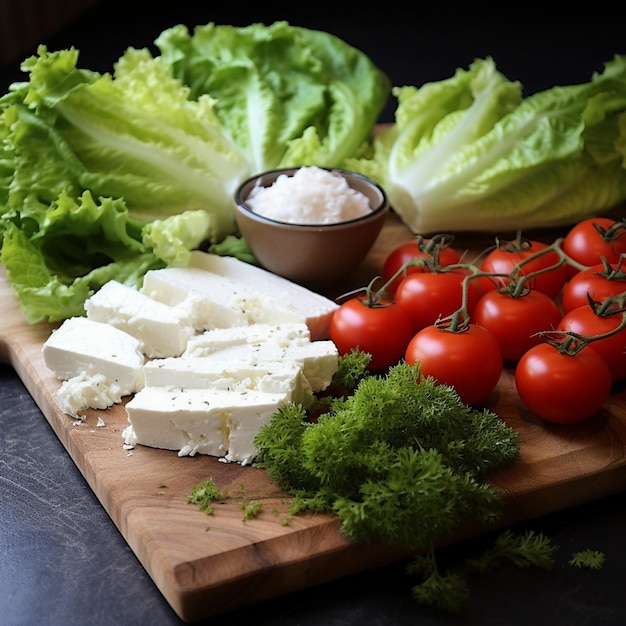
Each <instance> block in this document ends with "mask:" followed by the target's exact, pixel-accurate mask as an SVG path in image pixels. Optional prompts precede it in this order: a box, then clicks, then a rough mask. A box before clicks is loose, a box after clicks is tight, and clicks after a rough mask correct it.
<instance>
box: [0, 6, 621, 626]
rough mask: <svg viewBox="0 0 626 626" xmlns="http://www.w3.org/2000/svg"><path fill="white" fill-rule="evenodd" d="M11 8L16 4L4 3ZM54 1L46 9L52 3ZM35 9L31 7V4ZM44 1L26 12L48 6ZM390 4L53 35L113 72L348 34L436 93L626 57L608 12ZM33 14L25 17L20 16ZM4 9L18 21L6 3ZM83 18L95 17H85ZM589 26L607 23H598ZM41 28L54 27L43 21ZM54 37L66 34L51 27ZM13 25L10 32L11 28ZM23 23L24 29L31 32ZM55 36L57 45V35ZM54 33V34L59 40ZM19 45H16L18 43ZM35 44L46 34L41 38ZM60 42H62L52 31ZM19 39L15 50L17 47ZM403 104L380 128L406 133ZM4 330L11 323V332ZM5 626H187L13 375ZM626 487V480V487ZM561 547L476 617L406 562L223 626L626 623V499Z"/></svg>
mask: <svg viewBox="0 0 626 626" xmlns="http://www.w3.org/2000/svg"><path fill="white" fill-rule="evenodd" d="M2 1H6V0H2ZM42 1H44V0H42ZM15 2H16V3H17V2H20V0H15ZM34 4H36V2H32V0H30V1H29V2H26V4H25V5H24V6H26V5H29V6H30V5H34ZM439 4H440V6H437V5H434V6H430V5H429V8H428V10H424V9H420V5H419V4H417V3H416V4H414V5H411V7H412V10H411V11H408V10H407V8H406V6H405V5H399V4H397V3H388V4H387V5H384V4H383V5H382V6H378V7H376V10H375V13H372V12H371V9H368V8H367V6H366V5H365V4H364V3H362V4H360V3H351V4H350V5H349V8H346V9H344V8H342V7H341V5H339V4H338V3H335V4H334V5H333V4H330V3H326V4H323V3H322V4H320V3H315V4H312V3H295V2H292V3H289V4H283V5H281V4H280V3H270V4H268V3H261V4H257V5H253V6H252V7H250V8H248V7H246V8H245V9H243V8H242V7H241V5H239V4H237V3H226V4H218V3H215V2H213V3H208V2H199V3H193V4H192V3H190V2H185V1H182V0H179V1H178V2H173V3H170V5H169V6H167V5H166V6H165V7H162V6H160V5H157V3H137V2H128V1H127V2H120V1H117V0H115V1H110V2H104V1H100V2H95V4H94V5H93V6H92V7H91V8H87V9H84V10H82V9H81V10H78V11H77V10H76V6H75V5H74V9H73V11H68V15H69V14H71V15H75V14H80V13H81V11H82V14H81V15H80V16H79V17H78V18H75V19H74V20H72V21H71V22H70V23H69V24H67V25H66V26H64V27H62V28H61V29H60V30H59V28H58V23H59V22H63V20H61V19H58V20H55V24H54V25H55V28H53V29H52V30H53V31H54V32H51V33H50V34H46V35H45V36H43V35H42V36H41V38H40V39H39V40H38V42H39V43H45V44H47V45H48V47H49V49H59V48H64V47H68V46H75V47H76V48H78V49H79V50H80V53H81V56H80V65H81V66H82V67H85V68H88V69H93V70H98V71H110V70H111V69H112V65H113V63H114V62H115V60H116V59H117V58H118V57H119V56H120V55H121V54H122V53H123V51H124V49H125V48H126V47H128V46H134V47H143V46H152V42H153V41H154V39H155V38H156V37H157V35H158V34H159V33H160V32H161V31H162V30H164V29H166V28H169V27H170V26H173V25H175V24H178V23H184V24H187V25H188V26H189V27H190V28H193V26H195V25H196V24H204V23H207V22H210V21H213V22H215V23H218V24H219V23H223V24H234V25H247V24H250V23H252V22H264V23H271V22H272V21H275V20H278V19H284V20H287V21H289V22H291V23H292V24H294V25H299V26H305V27H308V28H315V29H321V30H326V31H328V32H332V33H333V34H336V35H338V36H340V37H341V38H343V39H344V40H346V41H347V42H348V43H350V44H352V45H354V46H355V47H357V48H359V49H361V50H363V51H364V52H365V53H367V54H368V55H369V56H370V57H371V58H372V60H373V61H374V62H375V63H376V64H377V65H378V66H379V67H380V68H381V69H383V70H384V71H385V72H386V73H387V74H388V75H389V77H390V78H391V80H392V82H393V84H395V85H404V84H414V85H420V84H422V83H423V82H426V81H433V80H441V79H444V78H447V77H449V76H451V75H452V74H453V73H454V71H455V70H456V68H458V67H467V66H468V65H469V64H470V63H471V62H472V61H473V60H474V59H475V58H479V57H484V56H487V55H491V56H492V57H493V58H494V59H495V61H496V63H497V65H498V67H499V68H500V70H501V71H502V72H503V73H504V74H506V75H507V76H508V77H509V78H510V79H512V80H520V81H521V82H522V84H523V85H524V87H525V93H526V94H530V93H533V92H535V91H538V90H542V89H546V88H549V87H551V86H553V85H555V84H570V83H577V82H583V81H587V80H588V79H589V78H590V76H591V74H592V72H594V71H601V70H602V68H603V64H604V62H605V61H607V60H609V59H610V58H611V57H612V56H613V55H614V54H616V53H626V40H625V29H624V25H623V22H622V21H620V20H619V19H618V18H617V16H616V15H614V14H609V13H608V12H606V11H602V10H601V9H602V6H603V5H602V3H597V4H594V5H591V4H586V5H583V6H582V8H583V9H584V10H585V11H586V12H587V13H583V12H577V11H576V9H575V8H574V7H573V5H570V4H567V5H565V4H560V5H556V7H557V8H556V10H555V9H554V8H552V10H550V7H549V5H548V4H544V5H543V6H542V7H536V8H532V7H529V6H528V5H527V4H525V3H521V4H520V3H517V4H512V5H505V6H501V7H499V8H498V9H497V10H494V9H493V8H490V7H488V6H485V5H482V6H481V7H480V8H479V7H477V6H472V5H470V4H467V5H463V6H462V8H458V7H455V6H454V5H450V4H448V3H439ZM20 6H22V5H20ZM0 8H6V7H4V5H0ZM79 8H80V7H79ZM589 13H592V15H590V14H589ZM32 17H33V19H35V17H37V21H38V22H39V23H40V24H42V23H43V25H44V26H45V20H43V18H42V16H41V15H40V16H35V15H33V16H32ZM52 25H53V24H52V23H50V24H49V26H52ZM9 26H10V25H8V24H6V23H5V24H3V27H4V29H7V28H9ZM18 26H19V25H18V24H17V23H16V29H17V27H18ZM43 31H46V29H45V28H44V29H43ZM43 31H42V32H43ZM11 32H13V31H11ZM31 32H32V31H31ZM46 32H47V31H46ZM14 34H16V37H17V41H22V40H23V42H24V45H23V46H21V48H20V54H18V55H17V56H16V57H14V58H11V59H9V60H5V61H4V65H3V67H2V68H1V73H0V79H1V80H2V82H1V84H0V88H2V92H3V93H4V91H6V89H8V85H9V83H10V82H12V81H14V80H21V79H22V78H24V75H23V74H21V72H20V71H19V63H20V61H21V59H22V58H26V57H27V56H28V55H30V54H31V53H34V52H35V49H36V44H35V43H33V42H32V39H29V37H27V36H26V35H24V36H23V39H22V40H21V39H20V37H21V35H20V36H17V31H16V33H14ZM14 38H15V37H14ZM393 110H394V106H393V102H390V103H389V106H388V107H387V108H386V109H385V111H384V113H383V115H382V116H381V120H380V121H392V119H393ZM0 323H1V320H0ZM0 445H1V446H2V448H1V449H0V623H1V624H6V625H7V626H17V625H22V624H23V625H30V624H35V623H41V624H52V625H57V624H63V625H81V626H82V625H84V624H90V625H94V626H98V625H109V624H121V625H125V624H133V625H143V624H154V625H157V626H158V625H164V624H180V623H181V621H180V620H179V619H178V617H177V616H176V614H175V613H174V612H173V611H172V609H171V608H170V607H169V605H168V604H167V602H166V601H165V600H164V599H163V597H162V596H161V594H160V592H159V591H158V589H157V588H156V587H155V586H154V584H153V583H152V581H151V579H150V578H149V577H148V575H147V574H146V572H145V571H144V569H143V568H142V567H141V565H140V564H139V562H138V561H137V559H136V558H135V556H134V555H133V553H132V552H131V551H130V549H129V548H128V546H127V545H126V543H125V541H124V539H123V538H122V537H121V535H120V534H119V533H118V531H117V529H116V528H115V526H114V525H113V523H112V522H111V520H110V519H109V518H108V516H107V514H106V512H105V511H104V509H103V508H102V506H101V505H100V504H99V502H98V500H97V499H96V497H95V496H94V495H93V493H92V492H91V490H90V489H89V487H88V485H87V483H86V482H85V481H84V479H83V478H82V476H81V475H80V473H79V472H78V470H77V469H76V467H75V466H74V464H73V462H72V461H71V459H70V457H69V456H68V454H67V453H66V452H65V450H64V449H63V446H62V445H61V444H60V442H59V441H58V439H57V438H56V436H55V435H54V433H53V431H52V430H51V429H50V427H49V426H48V424H47V422H46V420H45V419H44V418H43V416H42V415H41V413H40V411H39V409H38V408H37V406H36V405H35V403H34V402H33V400H32V399H31V397H30V396H29V394H28V392H27V391H26V390H25V388H24V387H23V385H22V384H21V382H20V381H19V378H18V377H17V375H16V374H15V372H14V371H13V369H12V368H11V367H10V366H8V365H4V366H0ZM624 487H625V488H626V481H625V484H624ZM527 529H531V530H535V531H537V532H539V531H541V532H545V533H546V534H547V535H548V536H549V537H551V538H552V539H553V541H554V543H555V544H556V545H558V551H557V553H556V555H555V556H556V563H555V567H554V569H553V570H552V571H543V570H536V569H518V568H515V567H504V568H503V569H502V570H499V571H498V572H496V573H495V574H492V575H475V576H474V577H473V578H471V579H470V594H471V595H470V600H469V602H468V605H467V606H466V608H465V611H464V612H463V614H462V615H461V616H458V617H452V616H448V615H445V614H441V613H437V612H434V611H430V610H428V609H425V608H423V607H420V606H418V605H417V604H416V603H415V602H414V601H413V600H412V599H411V597H410V586H411V583H412V580H413V579H411V578H409V577H407V576H406V575H405V570H404V566H405V564H404V563H398V564H395V565H392V566H389V567H386V568H381V569H377V570H374V571H372V572H366V573H363V574H360V575H357V576H352V577H349V578H347V579H344V580H339V581H335V582H332V583H328V584H325V585H321V586H319V587H316V588H313V589H310V590H306V591H303V592H299V593H295V594H291V595H289V596H285V597H282V598H277V599H275V600H272V601H268V602H265V603H262V604H258V605H255V606H253V607H248V608H245V609H242V610H239V611H236V612H233V613H229V614H227V615H224V616H220V617H216V618H214V619H212V620H210V621H209V622H208V623H217V622H218V621H219V622H222V623H227V624H229V625H233V626H235V625H239V624H242V625H243V624H246V625H254V626H266V625H270V624H271V625H274V626H288V625H289V626H295V625H298V626H314V625H315V626H317V625H323V626H333V625H334V626H340V625H341V626H347V625H362V626H369V625H382V626H399V625H408V624H411V625H415V624H420V625H426V626H431V625H443V626H448V625H450V626H474V625H480V626H490V625H498V626H507V625H527V624H536V625H540V624H558V625H559V626H567V625H575V626H578V625H587V624H590V625H594V626H603V625H606V626H610V625H614V624H615V625H617V624H619V625H621V624H624V623H625V620H626V593H625V592H626V542H625V541H624V536H625V534H626V498H625V497H624V494H623V493H620V494H616V495H614V496H612V497H608V498H603V499H600V500H598V501H597V502H593V503H590V504H588V505H585V506H581V507H576V508H572V509H569V510H566V511H562V512H560V513H558V514H554V515H550V516H546V517H544V518H541V519H539V520H534V521H532V522H531V523H528V524H526V525H523V526H521V527H519V528H516V529H515V530H517V531H522V530H527ZM490 539H493V537H491V538H490V537H489V536H488V535H487V536H486V537H484V538H480V539H478V540H474V541H470V542H466V543H463V544H460V545H457V546H454V547H453V548H450V549H447V550H445V551H442V553H441V554H440V563H441V565H442V566H443V567H444V568H445V567H448V566H449V567H451V568H456V567H459V566H461V565H462V563H463V560H464V558H465V557H466V556H467V555H472V554H474V553H475V551H476V550H477V549H478V550H479V549H481V547H482V546H483V545H485V542H488V541H489V540H490ZM584 549H593V550H600V551H603V552H605V554H606V559H607V560H606V565H605V566H604V568H602V570H600V571H591V570H587V569H579V568H574V567H572V566H571V565H569V564H568V561H569V559H570V558H571V555H572V554H573V553H574V552H576V551H579V550H584Z"/></svg>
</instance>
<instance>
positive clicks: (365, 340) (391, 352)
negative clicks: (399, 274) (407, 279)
mask: <svg viewBox="0 0 626 626" xmlns="http://www.w3.org/2000/svg"><path fill="white" fill-rule="evenodd" d="M411 337H413V326H412V324H411V320H410V319H409V317H408V315H407V314H406V313H405V312H404V311H403V310H402V309H401V308H400V307H399V306H397V305H396V304H394V303H393V302H388V301H377V302H372V301H371V300H370V299H368V296H367V295H361V296H355V297H353V298H350V299H349V300H347V301H346V302H344V303H343V304H341V305H340V306H339V308H338V309H337V310H336V311H335V313H334V314H333V317H332V319H331V322H330V338H331V340H332V341H333V342H334V343H335V345H336V346H337V349H338V351H339V354H342V355H343V354H347V353H349V352H350V351H351V350H353V349H357V348H358V349H359V350H361V352H368V353H369V354H371V356H372V359H371V361H370V363H369V366H368V369H370V370H374V371H378V370H384V369H385V368H387V367H389V366H391V365H395V364H396V363H397V362H398V361H399V360H400V359H401V358H402V356H403V355H404V351H405V350H406V346H407V344H408V343H409V341H410V340H411Z"/></svg>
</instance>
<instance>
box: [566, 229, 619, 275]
mask: <svg viewBox="0 0 626 626" xmlns="http://www.w3.org/2000/svg"><path fill="white" fill-rule="evenodd" d="M562 248H563V252H565V254H567V256H569V257H570V258H571V259H574V261H577V262H578V263H580V264H581V265H586V266H587V267H591V266H592V265H597V264H598V263H602V259H603V258H605V259H606V260H607V261H608V262H609V263H617V262H618V261H619V258H620V255H622V254H626V220H620V221H618V220H614V219H612V218H610V217H590V218H588V219H586V220H583V221H582V222H579V223H578V224H576V225H575V226H574V227H573V228H571V229H570V231H569V232H568V233H567V235H565V238H564V239H563V246H562ZM567 268H568V275H569V277H570V278H571V277H572V276H573V275H574V274H576V272H578V270H577V269H576V268H575V267H573V266H572V265H568V266H567Z"/></svg>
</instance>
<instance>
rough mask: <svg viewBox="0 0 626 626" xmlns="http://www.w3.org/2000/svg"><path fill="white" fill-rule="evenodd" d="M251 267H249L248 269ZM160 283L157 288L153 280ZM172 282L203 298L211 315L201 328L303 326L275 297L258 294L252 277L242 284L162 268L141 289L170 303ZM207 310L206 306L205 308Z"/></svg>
mask: <svg viewBox="0 0 626 626" xmlns="http://www.w3.org/2000/svg"><path fill="white" fill-rule="evenodd" d="M250 267H252V266H250ZM157 280H159V281H160V283H161V284H160V285H157V284H156V281H157ZM172 283H175V284H177V285H180V286H182V287H181V288H183V289H185V290H187V291H188V292H189V293H191V294H194V297H195V298H197V299H204V300H206V301H208V302H209V303H210V306H211V307H213V311H214V313H210V317H209V318H208V319H207V320H206V322H205V323H204V325H203V326H204V328H225V327H226V328H227V327H231V326H242V325H248V324H257V323H285V322H297V323H305V318H304V317H303V315H302V314H301V313H300V312H298V311H295V310H293V309H292V308H291V307H289V306H286V304H285V303H284V302H282V301H280V300H277V299H276V298H274V297H272V296H270V295H268V294H266V293H263V292H260V291H258V289H256V286H255V284H254V278H253V277H250V278H249V279H248V281H246V282H245V283H244V282H242V281H233V280H231V279H230V278H229V277H225V276H222V275H221V274H216V273H213V272H208V271H206V270H204V269H202V268H196V267H166V268H163V269H160V270H152V272H148V273H147V274H146V276H145V277H144V285H143V287H142V289H144V290H145V293H149V294H150V297H152V298H154V299H155V300H160V301H163V302H171V301H172V300H171V297H172V296H171V293H172V292H171V289H170V285H171V284H172ZM206 309H207V311H209V310H210V308H209V306H208V305H207V307H206Z"/></svg>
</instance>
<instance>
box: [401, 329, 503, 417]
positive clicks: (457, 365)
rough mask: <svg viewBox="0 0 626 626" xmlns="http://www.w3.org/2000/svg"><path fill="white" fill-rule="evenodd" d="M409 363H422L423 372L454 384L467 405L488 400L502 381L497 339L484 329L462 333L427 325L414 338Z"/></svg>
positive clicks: (408, 349) (444, 382) (500, 358)
mask: <svg viewBox="0 0 626 626" xmlns="http://www.w3.org/2000/svg"><path fill="white" fill-rule="evenodd" d="M405 360H406V362H407V363H410V364H415V363H417V362H419V363H420V364H421V365H420V372H421V374H423V375H424V376H432V377H433V378H434V379H435V380H437V381H438V382H439V383H441V384H445V385H451V386H452V387H454V388H455V389H456V391H457V393H458V394H459V397H460V398H461V400H462V401H463V402H465V404H470V405H475V404H478V403H480V402H482V401H483V400H485V399H486V398H487V396H488V395H489V394H490V393H491V392H492V391H493V389H494V388H495V386H496V385H497V384H498V381H499V380H500V375H501V373H502V367H503V365H502V355H501V354H500V347H499V346H498V342H497V341H496V340H495V338H494V336H493V335H492V334H491V333H490V332H489V331H488V330H486V329H485V328H482V327H481V326H477V325H476V324H468V326H467V329H466V330H464V331H460V332H454V331H452V330H446V329H445V328H440V327H438V326H436V325H434V324H433V325H431V326H426V328H423V329H422V330H420V331H419V332H418V333H417V334H416V335H415V336H414V337H413V339H411V341H410V343H409V345H408V346H407V349H406V354H405Z"/></svg>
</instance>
